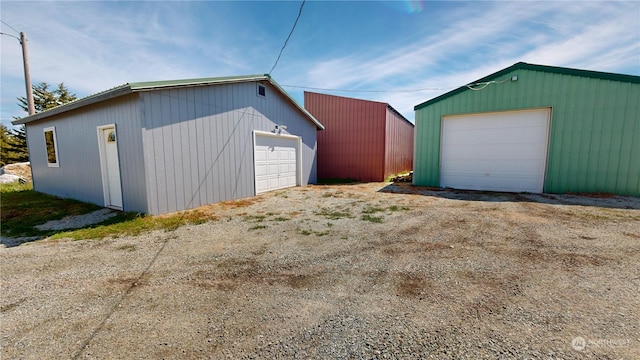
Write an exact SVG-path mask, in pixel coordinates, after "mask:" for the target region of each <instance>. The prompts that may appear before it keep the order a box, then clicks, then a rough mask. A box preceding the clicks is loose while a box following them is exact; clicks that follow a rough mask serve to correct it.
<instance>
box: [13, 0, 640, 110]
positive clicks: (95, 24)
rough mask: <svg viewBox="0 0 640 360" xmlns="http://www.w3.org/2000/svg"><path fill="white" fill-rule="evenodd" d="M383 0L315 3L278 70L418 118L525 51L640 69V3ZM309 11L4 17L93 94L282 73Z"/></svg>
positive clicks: (85, 8) (80, 9)
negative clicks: (398, 2)
mask: <svg viewBox="0 0 640 360" xmlns="http://www.w3.org/2000/svg"><path fill="white" fill-rule="evenodd" d="M361 5H362V6H361ZM378 5H379V4H375V3H371V4H360V3H357V2H356V3H332V2H312V3H310V4H308V6H306V7H305V13H303V16H302V18H301V23H300V24H299V26H298V28H297V30H296V33H295V34H294V36H293V38H292V41H291V42H290V45H289V47H288V48H287V49H286V50H285V52H284V55H283V59H282V60H281V63H280V65H279V66H278V69H277V70H276V72H275V74H274V76H275V78H276V80H277V81H278V82H280V83H281V84H289V85H298V86H308V87H317V88H325V89H360V90H372V89H373V90H387V91H389V92H380V93H377V92H347V93H345V92H335V93H336V94H338V95H346V96H353V97H360V98H365V99H371V100H377V101H383V102H388V103H390V104H391V105H393V106H394V107H395V108H396V109H398V110H399V111H401V112H402V113H403V114H404V115H405V116H406V117H407V118H409V119H413V115H414V114H413V106H414V105H416V104H418V103H421V102H423V101H425V100H428V99H430V98H433V97H435V96H437V95H440V94H442V93H444V92H446V91H449V90H451V89H454V88H456V87H458V86H462V85H464V84H466V83H468V82H470V81H473V80H475V79H478V78H481V77H483V76H486V75H487V74H490V73H492V72H495V71H497V70H500V69H502V68H504V67H507V66H510V65H512V64H514V63H516V62H518V61H526V62H531V63H539V64H545V65H554V66H567V67H576V68H584V69H592V70H601V71H613V72H629V73H634V74H638V73H640V22H639V21H638V19H639V18H640V9H639V6H640V5H638V3H636V2H599V1H585V2H571V1H552V2H550V1H543V2H529V1H517V2H426V3H425V7H424V9H423V10H422V12H420V13H419V14H416V13H413V14H411V15H409V14H404V13H402V12H399V11H395V10H389V7H388V6H386V5H385V6H378ZM364 6H366V8H365V7H364ZM376 6H378V8H376ZM372 9H373V10H372ZM376 9H377V10H376ZM369 10H371V11H372V12H368V11H369ZM374 10H375V11H374ZM349 11H351V12H350V13H349ZM283 12H286V15H287V16H284V17H283ZM288 12H291V14H289V13H288ZM296 12H297V5H295V4H293V5H292V4H290V3H277V2H272V3H269V2H257V3H242V2H230V3H218V2H206V1H205V2H171V1H168V2H164V1H143V2H37V3H36V2H12V1H2V18H3V20H7V21H9V23H11V24H12V26H14V27H16V28H17V29H19V30H21V31H25V32H26V33H27V36H28V37H29V39H30V41H29V47H30V56H31V61H30V63H31V73H32V74H31V75H32V80H33V82H41V81H45V82H49V83H52V84H55V83H58V82H63V81H64V82H65V83H66V84H67V85H68V86H69V87H70V88H71V89H72V90H73V91H74V92H76V93H78V95H81V96H84V95H89V94H92V93H95V92H98V91H102V90H105V89H107V88H110V87H112V86H116V85H120V84H122V83H125V82H128V81H147V80H159V79H177V78H191V77H204V76H223V75H234V74H250V73H259V72H265V71H268V69H269V68H270V66H271V65H272V61H273V60H275V56H276V55H277V51H278V50H279V48H280V46H281V45H282V41H283V39H284V36H285V35H286V34H287V32H288V30H289V29H290V27H289V26H290V24H291V21H292V19H290V18H289V17H290V16H288V15H291V16H293V15H295V13H296ZM337 14H340V16H341V17H340V18H339V19H337V17H336V15H337ZM372 14H375V15H372ZM371 16H376V17H375V18H372V17H371ZM378 17H379V18H378ZM382 20H384V21H385V22H381V23H380V24H378V21H382ZM359 26H369V27H368V28H366V29H360V28H359ZM376 27H383V28H385V29H386V28H388V29H389V31H387V32H384V31H383V32H376ZM2 29H3V31H4V30H5V27H3V28H2ZM357 30H361V31H360V32H359V33H358V34H359V35H358V34H355V33H353V31H357ZM370 33H372V34H371V35H369V34H370ZM388 34H392V35H388ZM385 35H387V36H385ZM358 36H359V37H358ZM0 41H1V43H0V46H1V48H2V54H1V60H2V68H1V75H2V85H1V90H2V103H1V106H2V121H3V122H6V121H8V120H11V116H13V115H15V114H19V115H23V114H22V113H21V110H20V109H19V108H18V107H17V105H16V100H15V97H16V96H20V95H21V94H23V93H24V84H23V75H22V55H21V52H20V46H19V44H18V42H17V40H15V39H11V38H8V37H6V36H3V37H2V38H0ZM288 89H291V93H292V95H293V96H294V97H295V98H296V99H298V100H299V101H301V100H302V90H300V89H298V88H288ZM411 89H428V90H423V91H416V92H405V90H411ZM325 92H331V91H325Z"/></svg>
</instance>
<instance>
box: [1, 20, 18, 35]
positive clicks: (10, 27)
mask: <svg viewBox="0 0 640 360" xmlns="http://www.w3.org/2000/svg"><path fill="white" fill-rule="evenodd" d="M0 21H2V23H3V24H5V25H7V26H8V27H9V29H11V30H13V31H15V32H16V33H17V34H20V31H18V30H16V29H14V27H13V26H11V25H9V24H7V23H6V22H4V20H0ZM6 35H9V34H6Z"/></svg>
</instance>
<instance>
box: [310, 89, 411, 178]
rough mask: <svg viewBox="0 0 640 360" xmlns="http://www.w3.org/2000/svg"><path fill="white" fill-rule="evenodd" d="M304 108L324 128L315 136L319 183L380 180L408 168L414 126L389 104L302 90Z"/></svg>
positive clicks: (409, 167)
mask: <svg viewBox="0 0 640 360" xmlns="http://www.w3.org/2000/svg"><path fill="white" fill-rule="evenodd" d="M304 106H305V108H306V109H307V111H309V112H310V113H311V114H312V115H313V116H314V117H315V118H316V119H318V121H320V123H322V124H323V125H324V126H325V130H323V131H320V132H318V150H317V157H318V163H317V166H318V178H319V179H332V178H342V179H345V178H353V179H356V180H358V181H384V179H385V176H387V175H389V174H391V173H395V172H399V171H395V170H394V169H400V168H402V170H407V169H411V162H412V158H413V127H412V126H411V124H410V123H408V122H407V121H406V120H405V119H404V118H402V117H401V116H400V115H399V114H396V113H395V112H393V115H389V114H388V112H390V110H389V111H388V110H387V109H388V104H386V103H381V102H376V101H368V100H360V99H353V98H347V97H342V96H334V95H326V94H319V93H313V92H306V91H305V93H304ZM396 116H397V117H398V118H397V119H396V118H395V117H396ZM406 125H409V126H411V131H410V133H408V131H407V129H405V128H406ZM407 142H408V143H410V148H409V160H408V164H409V166H408V168H406V164H407V163H406V159H405V147H406V146H407V144H406V143H407ZM396 161H402V162H401V163H400V164H396Z"/></svg>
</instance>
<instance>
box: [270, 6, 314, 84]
mask: <svg viewBox="0 0 640 360" xmlns="http://www.w3.org/2000/svg"><path fill="white" fill-rule="evenodd" d="M305 1H306V0H302V4H300V10H298V16H297V17H296V21H295V22H294V23H293V27H292V28H291V32H289V36H287V39H286V40H285V41H284V44H283V45H282V49H280V53H279V54H278V58H277V59H276V62H275V63H274V64H273V67H272V68H271V70H269V75H271V73H272V72H273V70H274V69H275V68H276V66H278V61H279V60H280V56H282V52H283V51H284V48H285V47H287V42H289V39H290V38H291V35H292V34H293V31H294V30H295V29H296V25H298V20H299V19H300V15H302V8H303V7H304V3H305Z"/></svg>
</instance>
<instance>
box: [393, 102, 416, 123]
mask: <svg viewBox="0 0 640 360" xmlns="http://www.w3.org/2000/svg"><path fill="white" fill-rule="evenodd" d="M387 109H389V110H391V111H392V112H393V113H395V114H396V115H398V116H400V117H401V118H402V120H404V121H406V122H408V123H409V124H410V125H411V126H414V127H415V125H414V124H413V123H412V122H411V121H409V119H407V118H406V117H404V115H402V114H401V113H400V111H398V110H396V109H395V108H394V107H393V106H391V105H389V104H387Z"/></svg>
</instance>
